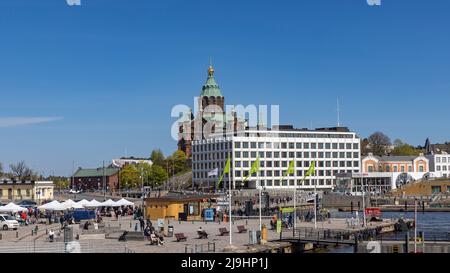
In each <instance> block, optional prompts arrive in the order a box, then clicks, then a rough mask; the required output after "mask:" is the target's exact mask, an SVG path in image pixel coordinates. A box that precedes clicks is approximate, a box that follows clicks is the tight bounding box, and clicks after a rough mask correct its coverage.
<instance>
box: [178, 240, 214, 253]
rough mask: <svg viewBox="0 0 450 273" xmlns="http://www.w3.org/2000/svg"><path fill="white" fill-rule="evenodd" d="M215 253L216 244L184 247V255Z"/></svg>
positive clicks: (209, 243)
mask: <svg viewBox="0 0 450 273" xmlns="http://www.w3.org/2000/svg"><path fill="white" fill-rule="evenodd" d="M214 252H216V243H211V242H208V243H206V244H195V245H186V246H185V247H184V253H214Z"/></svg>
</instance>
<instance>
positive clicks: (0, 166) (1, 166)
mask: <svg viewBox="0 0 450 273" xmlns="http://www.w3.org/2000/svg"><path fill="white" fill-rule="evenodd" d="M2 175H3V164H2V162H0V176H2Z"/></svg>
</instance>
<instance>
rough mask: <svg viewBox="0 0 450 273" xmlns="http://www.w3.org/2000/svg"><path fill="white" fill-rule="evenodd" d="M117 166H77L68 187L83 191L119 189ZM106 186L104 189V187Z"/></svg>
mask: <svg viewBox="0 0 450 273" xmlns="http://www.w3.org/2000/svg"><path fill="white" fill-rule="evenodd" d="M119 171H120V169H119V168H111V167H108V168H97V169H82V168H79V169H78V170H77V171H76V172H75V173H74V174H73V176H72V179H71V181H70V187H71V188H72V189H77V190H83V191H96V190H106V191H112V192H114V191H116V190H117V189H119ZM105 187H106V189H105Z"/></svg>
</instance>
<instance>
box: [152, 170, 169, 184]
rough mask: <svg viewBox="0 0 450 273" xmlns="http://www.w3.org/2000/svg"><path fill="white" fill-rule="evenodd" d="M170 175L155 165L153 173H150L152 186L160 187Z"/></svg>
mask: <svg viewBox="0 0 450 273" xmlns="http://www.w3.org/2000/svg"><path fill="white" fill-rule="evenodd" d="M168 177H169V175H168V174H167V171H166V170H165V169H164V168H163V167H161V166H158V165H153V166H152V167H151V172H150V176H149V177H148V178H149V181H150V184H151V185H152V186H153V187H158V186H161V185H162V184H163V183H164V182H165V181H166V180H167V179H168Z"/></svg>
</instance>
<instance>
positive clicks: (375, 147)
mask: <svg viewBox="0 0 450 273" xmlns="http://www.w3.org/2000/svg"><path fill="white" fill-rule="evenodd" d="M368 141H369V145H370V151H371V152H372V153H373V154H374V155H379V156H382V155H385V154H386V152H387V150H388V148H389V146H391V139H390V138H389V137H388V136H387V135H385V134H383V133H382V132H375V133H373V134H372V135H370V136H369V138H368Z"/></svg>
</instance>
